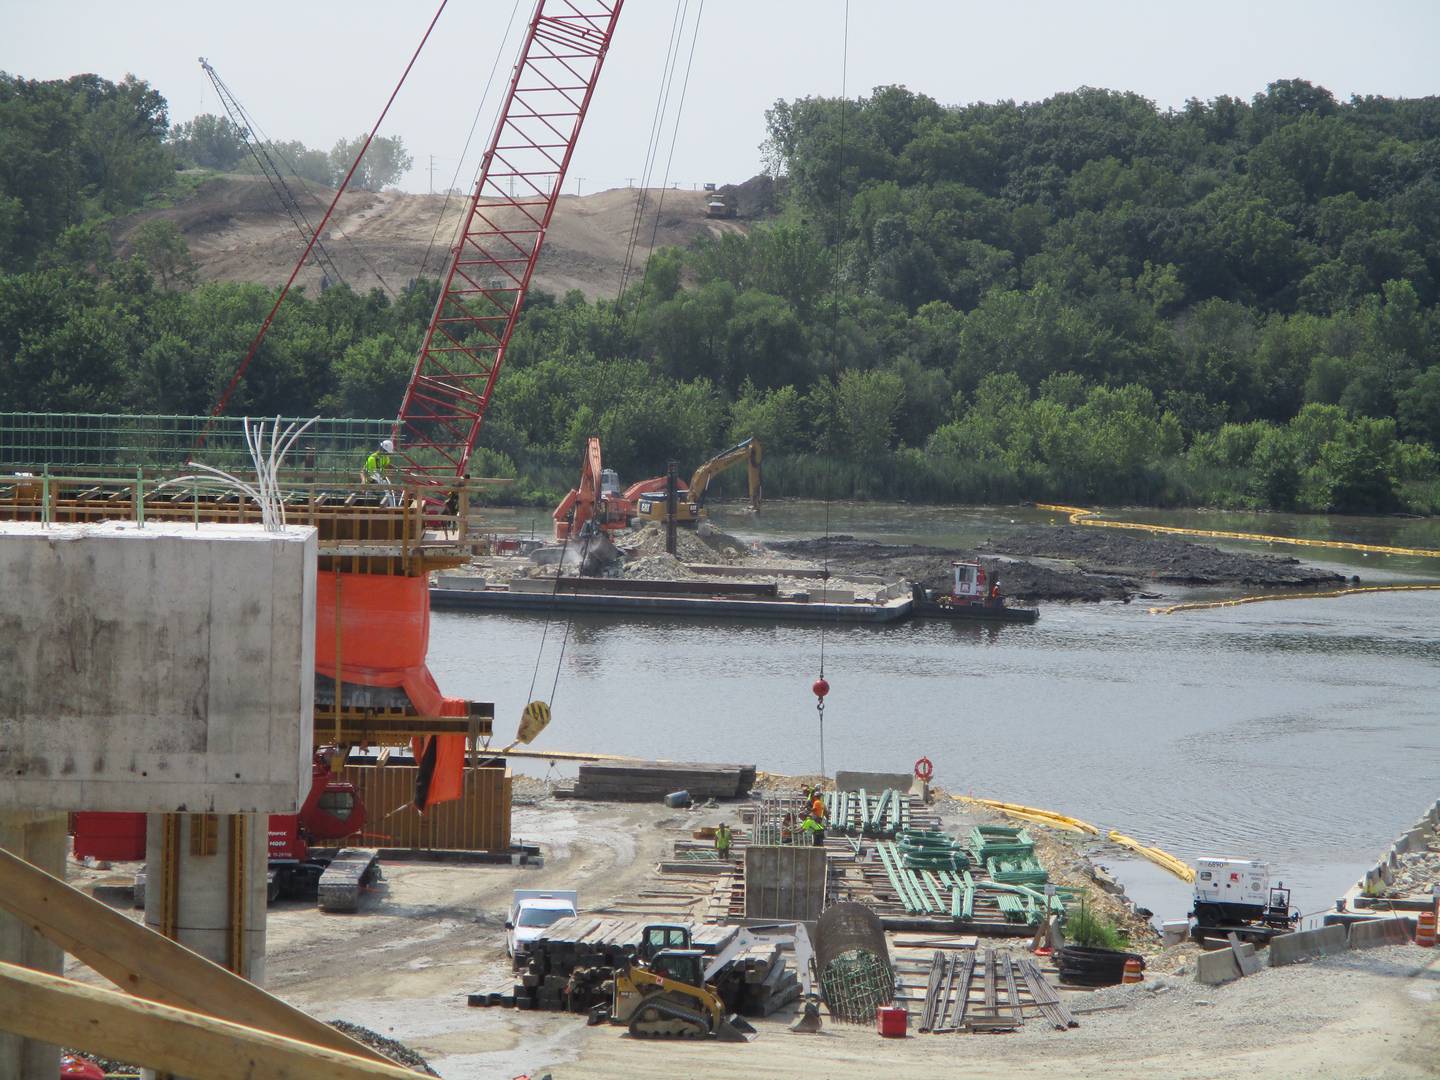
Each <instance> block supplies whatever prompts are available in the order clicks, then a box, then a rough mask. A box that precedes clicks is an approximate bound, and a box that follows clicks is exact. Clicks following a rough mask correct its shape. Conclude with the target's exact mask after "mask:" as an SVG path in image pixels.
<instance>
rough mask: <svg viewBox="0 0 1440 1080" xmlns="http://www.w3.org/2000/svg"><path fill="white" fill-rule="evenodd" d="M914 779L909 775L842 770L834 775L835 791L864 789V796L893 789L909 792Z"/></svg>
mask: <svg viewBox="0 0 1440 1080" xmlns="http://www.w3.org/2000/svg"><path fill="white" fill-rule="evenodd" d="M913 780H914V777H913V776H911V775H910V774H909V773H888V772H846V771H844V770H840V771H837V772H836V773H835V790H836V791H859V790H860V789H861V788H864V789H865V794H866V795H879V794H880V793H881V792H882V791H884V790H885V789H887V788H894V789H895V790H896V791H902V792H903V791H909V790H910V784H911V782H912V781H913Z"/></svg>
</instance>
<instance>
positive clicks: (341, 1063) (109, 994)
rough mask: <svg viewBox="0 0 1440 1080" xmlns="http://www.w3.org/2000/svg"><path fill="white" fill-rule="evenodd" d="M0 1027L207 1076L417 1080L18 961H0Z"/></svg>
mask: <svg viewBox="0 0 1440 1080" xmlns="http://www.w3.org/2000/svg"><path fill="white" fill-rule="evenodd" d="M0 1030H3V1031H10V1032H14V1033H15V1034H17V1035H21V1036H24V1037H25V1038H28V1039H38V1040H40V1041H41V1042H48V1043H55V1044H56V1045H59V1046H73V1047H77V1048H79V1049H82V1050H88V1051H90V1052H91V1053H94V1054H103V1055H104V1056H106V1057H110V1058H117V1059H119V1060H121V1061H129V1062H133V1063H134V1064H137V1065H144V1066H146V1067H147V1068H151V1069H157V1070H162V1071H168V1072H173V1073H179V1074H182V1075H185V1076H203V1077H205V1078H206V1080H254V1078H255V1077H260V1076H264V1077H268V1078H271V1080H312V1078H314V1077H318V1076H323V1077H327V1078H333V1080H371V1078H375V1077H388V1078H390V1080H415V1073H413V1072H411V1071H410V1070H408V1069H402V1068H401V1067H400V1066H398V1065H388V1064H387V1065H382V1064H380V1063H379V1062H375V1061H371V1060H369V1059H366V1058H359V1057H355V1056H354V1055H351V1054H342V1053H339V1052H338V1051H335V1050H331V1049H329V1048H328V1047H322V1046H314V1045H312V1044H310V1043H305V1042H300V1041H298V1040H296V1039H287V1038H285V1037H284V1036H282V1035H271V1034H270V1033H268V1032H265V1031H256V1030H255V1029H254V1028H250V1027H246V1026H244V1025H243V1024H232V1023H230V1022H229V1021H227V1020H217V1019H215V1018H214V1017H210V1016H202V1015H200V1014H199V1013H193V1012H188V1011H186V1010H184V1009H176V1008H172V1007H171V1006H169V1005H161V1004H158V1003H156V1002H153V1001H142V1000H140V999H138V998H133V997H129V996H128V995H125V994H120V993H117V992H115V991H114V990H102V989H100V988H98V987H94V986H85V985H83V984H82V983H77V982H74V981H72V980H70V979H62V978H60V977H59V976H57V975H47V974H45V973H44V972H40V971H31V970H30V969H29V968H23V967H19V966H17V965H15V964H5V963H0Z"/></svg>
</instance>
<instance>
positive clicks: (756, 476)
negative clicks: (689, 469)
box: [625, 436, 764, 525]
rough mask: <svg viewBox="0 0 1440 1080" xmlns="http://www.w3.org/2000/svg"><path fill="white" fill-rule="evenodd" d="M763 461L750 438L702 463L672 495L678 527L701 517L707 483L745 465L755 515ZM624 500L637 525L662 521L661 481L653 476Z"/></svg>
mask: <svg viewBox="0 0 1440 1080" xmlns="http://www.w3.org/2000/svg"><path fill="white" fill-rule="evenodd" d="M763 458H764V452H763V448H762V447H761V445H760V440H759V439H756V438H755V437H753V436H752V437H750V438H748V439H745V440H743V441H741V442H738V443H736V444H735V445H734V446H732V447H730V448H729V449H728V450H721V451H720V452H719V453H718V454H716V455H715V456H714V457H712V458H710V459H709V460H707V461H705V462H703V463H702V464H701V465H700V467H699V468H698V469H696V470H695V472H694V474H693V475H692V476H691V477H690V486H689V487H688V488H679V489H677V490H676V492H675V520H676V522H678V523H679V524H681V525H694V524H696V523H697V522H698V521H699V520H700V519H701V518H703V517H704V516H705V495H706V493H707V492H708V491H709V490H710V481H712V480H714V479H715V477H717V476H719V475H720V474H721V473H723V472H724V471H725V470H726V469H729V468H731V467H732V466H734V465H738V464H740V462H742V461H743V462H745V463H746V465H747V466H748V469H749V481H750V509H752V510H755V511H757V512H758V511H759V509H760V504H761V503H762V502H763V501H764V484H763V479H764V478H763V476H762V473H761V467H760V466H761V462H762V460H763ZM625 498H626V499H627V500H629V501H631V502H633V503H634V506H635V511H634V514H635V519H636V520H637V521H640V522H646V521H655V522H660V523H662V524H663V523H664V521H665V477H663V476H656V477H653V478H651V479H649V480H642V481H640V483H638V484H634V485H632V486H631V487H630V489H629V490H628V491H626V492H625Z"/></svg>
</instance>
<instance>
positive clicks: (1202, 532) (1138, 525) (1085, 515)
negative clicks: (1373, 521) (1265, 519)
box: [1035, 503, 1440, 559]
mask: <svg viewBox="0 0 1440 1080" xmlns="http://www.w3.org/2000/svg"><path fill="white" fill-rule="evenodd" d="M1035 507H1036V509H1038V510H1054V511H1055V512H1057V513H1060V514H1068V515H1069V518H1070V524H1071V525H1093V526H1095V527H1097V528H1101V529H1132V530H1134V531H1135V532H1148V533H1166V534H1167V535H1170V536H1198V537H1203V538H1205V539H1208V540H1250V541H1254V542H1256V543H1262V544H1294V545H1295V546H1296V547H1316V548H1331V549H1333V550H1336V551H1370V552H1375V553H1377V554H1380V555H1413V556H1415V557H1416V558H1420V559H1440V549H1436V548H1408V547H1390V546H1387V545H1385V544H1357V543H1354V542H1352V541H1349V540H1310V539H1306V538H1304V537H1299V536H1269V535H1267V534H1265V533H1247V532H1231V531H1229V530H1228V529H1185V528H1181V527H1180V526H1178V525H1153V524H1147V523H1145V522H1141V521H1105V520H1104V519H1102V518H1100V517H1099V516H1098V515H1099V513H1100V511H1098V510H1086V509H1084V508H1083V507H1079V506H1063V505H1061V504H1059V503H1036V504H1035Z"/></svg>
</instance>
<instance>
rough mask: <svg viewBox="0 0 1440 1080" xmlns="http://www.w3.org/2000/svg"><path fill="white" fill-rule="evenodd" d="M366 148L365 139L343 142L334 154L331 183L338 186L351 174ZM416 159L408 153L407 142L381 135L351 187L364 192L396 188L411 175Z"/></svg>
mask: <svg viewBox="0 0 1440 1080" xmlns="http://www.w3.org/2000/svg"><path fill="white" fill-rule="evenodd" d="M364 145H365V136H363V135H359V136H356V137H355V138H353V139H339V140H337V141H336V143H335V145H334V146H333V147H332V148H331V150H330V182H331V186H338V185H339V184H340V182H341V181H342V180H344V179H345V174H346V173H348V172H349V171H350V166H351V165H352V164H353V163H354V161H355V156H356V155H357V154H359V153H360V148H361V147H362V146H364ZM413 164H414V159H413V158H412V157H411V156H410V155H409V154H408V153H406V151H405V141H404V140H403V139H401V138H400V136H398V135H396V136H394V137H393V138H391V137H387V136H385V135H377V136H376V137H375V138H374V139H372V140H371V142H370V147H369V149H367V150H366V151H365V156H364V157H363V158H361V159H360V164H359V166H358V167H357V168H356V169H355V175H354V177H353V178H352V179H351V181H350V186H351V187H354V188H358V189H360V190H361V191H379V190H380V189H381V188H383V187H385V186H386V185H387V184H393V183H395V182H396V181H397V180H399V179H400V178H401V177H402V176H404V175H405V174H406V173H407V172H409V171H410V166H411V165H413Z"/></svg>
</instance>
